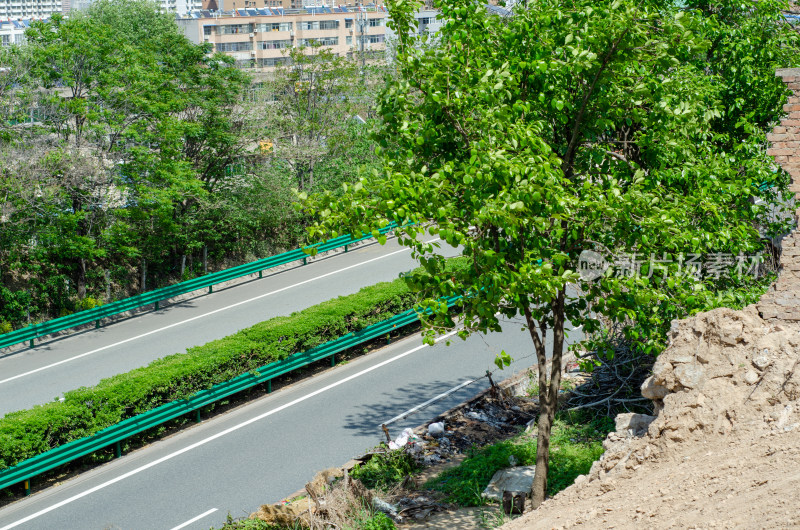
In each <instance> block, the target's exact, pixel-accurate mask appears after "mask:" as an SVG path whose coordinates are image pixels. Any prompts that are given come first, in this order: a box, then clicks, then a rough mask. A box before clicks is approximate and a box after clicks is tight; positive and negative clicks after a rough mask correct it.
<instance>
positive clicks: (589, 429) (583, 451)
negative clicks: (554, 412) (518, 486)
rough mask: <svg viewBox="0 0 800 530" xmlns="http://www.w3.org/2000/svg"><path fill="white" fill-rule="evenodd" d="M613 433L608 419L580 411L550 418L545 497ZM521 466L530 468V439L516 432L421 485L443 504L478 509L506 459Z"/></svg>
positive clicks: (583, 467) (582, 469)
mask: <svg viewBox="0 0 800 530" xmlns="http://www.w3.org/2000/svg"><path fill="white" fill-rule="evenodd" d="M613 430H614V422H613V420H612V419H611V418H599V419H595V418H589V417H588V415H587V414H583V413H580V412H574V413H562V414H559V415H558V416H557V417H556V421H555V423H554V425H553V431H552V437H551V439H550V473H549V475H548V477H547V494H548V495H555V494H556V493H558V492H559V491H561V490H563V489H564V488H566V487H567V486H569V485H570V484H572V483H573V482H574V481H575V477H577V476H578V475H583V474H586V473H588V471H589V468H591V467H592V463H593V462H594V461H595V460H597V459H598V458H600V455H602V454H603V440H604V439H605V437H606V435H607V434H608V433H609V432H611V431H613ZM512 455H513V456H514V458H515V459H516V460H517V462H519V465H522V466H532V465H535V464H536V438H532V437H530V436H527V435H524V434H519V435H517V436H515V437H513V438H511V439H509V440H504V441H502V442H498V443H496V444H493V445H488V446H485V447H481V448H478V449H473V450H470V452H469V453H468V456H467V458H466V459H465V460H464V461H463V462H462V463H461V464H460V465H459V466H458V467H455V468H452V469H448V470H446V471H444V472H442V473H441V474H440V475H438V476H436V477H434V478H432V479H430V480H429V481H428V482H427V483H426V484H425V487H426V488H428V489H432V490H436V491H440V492H442V493H444V494H445V495H446V496H447V500H448V501H450V502H454V503H456V504H459V505H461V506H481V505H482V504H484V503H485V501H484V499H483V498H482V497H481V493H482V492H483V490H484V489H485V488H486V486H487V485H488V484H489V481H490V480H491V479H492V476H493V475H494V474H495V472H497V471H498V470H500V469H503V468H506V467H509V457H510V456H512Z"/></svg>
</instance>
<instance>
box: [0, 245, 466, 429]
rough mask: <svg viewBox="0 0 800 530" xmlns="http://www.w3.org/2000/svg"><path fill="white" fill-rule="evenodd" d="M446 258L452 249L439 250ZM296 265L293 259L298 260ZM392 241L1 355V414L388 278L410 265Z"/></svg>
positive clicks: (408, 257)
mask: <svg viewBox="0 0 800 530" xmlns="http://www.w3.org/2000/svg"><path fill="white" fill-rule="evenodd" d="M442 251H443V253H445V255H448V256H451V255H456V254H457V253H458V251H457V250H456V249H454V248H452V247H450V246H449V245H446V244H445V245H443V248H442ZM298 263H299V262H298ZM416 266H417V264H416V262H415V261H414V260H413V259H412V258H411V252H410V251H409V250H408V249H407V248H405V247H400V246H399V245H398V244H397V243H396V241H395V240H389V242H388V243H387V244H386V245H384V246H381V245H378V244H377V243H375V242H372V243H369V244H366V245H362V246H359V247H357V248H355V249H353V250H351V251H350V252H348V253H343V252H340V253H338V254H329V255H327V256H319V257H316V258H315V259H310V260H309V262H308V265H305V266H303V265H299V264H298V265H297V266H294V267H291V268H288V269H284V270H282V271H280V272H274V273H270V272H269V271H267V272H265V275H264V278H262V279H258V278H257V276H255V275H254V279H252V280H249V281H244V282H241V283H238V284H236V285H233V286H230V287H226V288H218V287H215V291H214V293H213V294H205V293H201V294H198V295H197V296H195V297H193V298H190V299H188V300H185V301H183V302H180V303H176V304H173V305H170V306H167V307H164V305H166V304H164V305H162V308H161V310H159V311H152V312H148V313H144V314H139V315H137V316H134V317H131V318H128V319H125V320H122V321H119V322H116V323H113V324H110V325H108V326H105V327H102V328H100V329H97V330H94V329H92V330H87V331H80V332H76V333H71V334H69V335H66V336H63V337H60V338H56V339H53V340H48V341H46V342H41V343H37V344H36V346H35V347H34V348H27V347H25V346H24V345H20V346H18V347H16V348H15V349H11V351H8V350H7V351H5V352H2V353H0V417H2V416H3V415H5V414H7V413H9V412H12V411H15V410H20V409H24V408H29V407H32V406H34V405H37V404H42V403H46V402H49V401H52V400H54V399H58V397H59V396H61V395H62V394H63V393H64V392H66V391H68V390H72V389H75V388H78V387H81V386H91V385H95V384H97V383H98V382H99V381H100V380H101V379H103V378H105V377H110V376H112V375H116V374H119V373H124V372H127V371H129V370H132V369H134V368H138V367H140V366H145V365H147V364H148V363H150V362H152V361H153V360H155V359H158V358H161V357H164V356H165V355H170V354H173V353H179V352H183V351H185V350H186V349H187V348H189V347H191V346H196V345H200V344H205V343H206V342H209V341H211V340H214V339H218V338H221V337H225V336H227V335H230V334H232V333H235V332H236V331H238V330H240V329H242V328H246V327H248V326H252V325H253V324H256V323H257V322H261V321H263V320H267V319H269V318H272V317H275V316H280V315H288V314H290V313H292V312H293V311H298V310H301V309H305V308H307V307H310V306H312V305H315V304H318V303H320V302H324V301H326V300H330V299H331V298H335V297H337V296H342V295H346V294H351V293H354V292H356V291H358V290H359V289H361V288H362V287H365V286H367V285H373V284H375V283H378V282H381V281H391V280H394V279H396V278H397V277H398V274H399V273H401V272H405V271H408V270H411V269H413V268H414V267H416Z"/></svg>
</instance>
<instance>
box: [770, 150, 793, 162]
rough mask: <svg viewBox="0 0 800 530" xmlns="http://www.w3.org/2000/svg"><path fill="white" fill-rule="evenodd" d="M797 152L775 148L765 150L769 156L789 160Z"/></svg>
mask: <svg viewBox="0 0 800 530" xmlns="http://www.w3.org/2000/svg"><path fill="white" fill-rule="evenodd" d="M796 152H797V151H796V150H794V149H778V148H775V147H771V148H769V149H767V154H768V155H771V156H789V157H790V160H791V156H790V155H793V154H795V153H796Z"/></svg>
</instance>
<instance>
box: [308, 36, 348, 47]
mask: <svg viewBox="0 0 800 530" xmlns="http://www.w3.org/2000/svg"><path fill="white" fill-rule="evenodd" d="M338 44H339V37H320V38H318V39H300V46H336V45H338Z"/></svg>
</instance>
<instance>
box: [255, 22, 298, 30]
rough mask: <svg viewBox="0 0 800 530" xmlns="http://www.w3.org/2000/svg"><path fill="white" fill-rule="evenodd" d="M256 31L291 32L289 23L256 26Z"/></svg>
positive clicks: (268, 23)
mask: <svg viewBox="0 0 800 530" xmlns="http://www.w3.org/2000/svg"><path fill="white" fill-rule="evenodd" d="M256 27H257V28H258V31H292V23H291V22H267V23H266V24H258V25H256Z"/></svg>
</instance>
